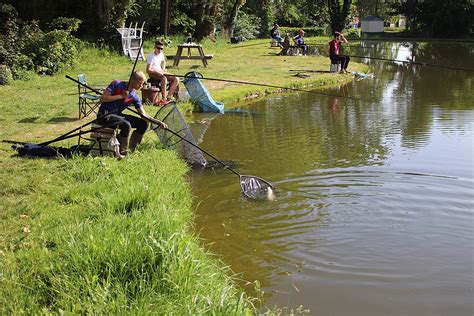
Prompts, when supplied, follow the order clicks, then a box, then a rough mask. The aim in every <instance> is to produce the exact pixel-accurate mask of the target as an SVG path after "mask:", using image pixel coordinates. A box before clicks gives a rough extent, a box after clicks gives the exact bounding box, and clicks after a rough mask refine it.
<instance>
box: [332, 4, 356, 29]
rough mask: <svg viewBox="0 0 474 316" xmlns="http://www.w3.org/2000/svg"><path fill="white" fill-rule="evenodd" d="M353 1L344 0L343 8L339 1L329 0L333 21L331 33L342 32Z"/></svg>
mask: <svg viewBox="0 0 474 316" xmlns="http://www.w3.org/2000/svg"><path fill="white" fill-rule="evenodd" d="M351 2H352V0H344V1H343V5H342V8H341V4H340V2H339V0H328V10H329V18H330V19H331V31H332V32H333V33H334V32H336V31H337V32H340V31H342V30H343V29H344V26H345V25H346V19H347V17H348V16H349V12H350V7H351Z"/></svg>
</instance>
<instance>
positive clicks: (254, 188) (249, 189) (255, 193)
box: [239, 175, 275, 200]
mask: <svg viewBox="0 0 474 316" xmlns="http://www.w3.org/2000/svg"><path fill="white" fill-rule="evenodd" d="M239 178H240V189H241V190H242V193H243V194H244V195H245V196H246V197H247V198H249V199H253V200H274V199H275V192H274V190H273V186H272V185H271V184H270V183H269V182H268V181H266V180H264V179H262V178H259V177H255V176H246V175H239Z"/></svg>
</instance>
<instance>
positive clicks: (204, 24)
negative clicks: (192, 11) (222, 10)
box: [194, 0, 219, 42]
mask: <svg viewBox="0 0 474 316" xmlns="http://www.w3.org/2000/svg"><path fill="white" fill-rule="evenodd" d="M197 9H198V14H197V18H196V29H195V30H194V38H195V39H196V40H197V41H198V42H199V41H201V40H202V39H203V38H205V37H208V36H211V37H212V36H214V29H215V20H216V17H217V14H218V12H219V10H218V9H219V4H218V3H216V2H214V1H212V0H202V1H201V3H200V4H199V5H198V7H197Z"/></svg>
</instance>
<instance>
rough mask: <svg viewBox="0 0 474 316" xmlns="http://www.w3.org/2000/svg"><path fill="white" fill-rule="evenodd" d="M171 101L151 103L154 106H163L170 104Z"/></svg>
mask: <svg viewBox="0 0 474 316" xmlns="http://www.w3.org/2000/svg"><path fill="white" fill-rule="evenodd" d="M170 102H171V101H168V100H161V99H160V100H158V101H155V102H154V103H153V105H156V106H163V105H166V104H168V103H170Z"/></svg>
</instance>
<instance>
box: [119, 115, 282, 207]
mask: <svg viewBox="0 0 474 316" xmlns="http://www.w3.org/2000/svg"><path fill="white" fill-rule="evenodd" d="M127 110H129V111H131V112H133V113H135V114H138V115H140V114H139V113H138V112H137V111H135V110H134V109H131V108H127ZM142 118H143V119H144V120H146V121H148V122H150V123H152V124H156V125H160V124H159V122H160V121H158V120H155V119H153V118H151V117H142ZM152 130H156V128H152ZM164 130H165V131H167V132H170V133H171V134H173V135H174V136H176V137H178V138H180V139H181V140H183V141H185V142H186V143H188V144H189V145H191V146H193V147H195V148H197V149H199V150H200V151H202V152H203V153H205V154H206V155H208V156H209V157H211V158H212V159H214V160H215V161H217V162H218V163H219V164H221V165H222V166H223V167H224V169H227V170H229V171H230V172H232V173H233V174H235V175H236V176H238V177H239V182H240V189H241V191H242V193H243V194H244V195H245V196H246V197H248V198H250V199H259V198H261V197H262V196H261V195H262V193H264V194H265V195H266V196H267V197H268V198H270V199H271V195H273V189H274V187H273V185H272V184H271V183H270V182H268V181H267V180H265V179H262V178H259V177H256V176H252V175H243V174H240V173H238V172H237V171H236V170H234V169H233V168H232V167H230V166H229V165H227V164H225V163H224V162H223V161H221V160H220V159H218V158H217V157H216V156H214V155H212V154H211V153H209V152H208V151H206V150H204V149H203V148H201V147H200V146H199V145H197V144H195V143H194V142H192V141H190V140H188V139H187V138H186V137H183V136H181V135H179V134H178V133H176V132H175V131H173V130H171V129H169V128H168V127H166V128H164Z"/></svg>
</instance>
